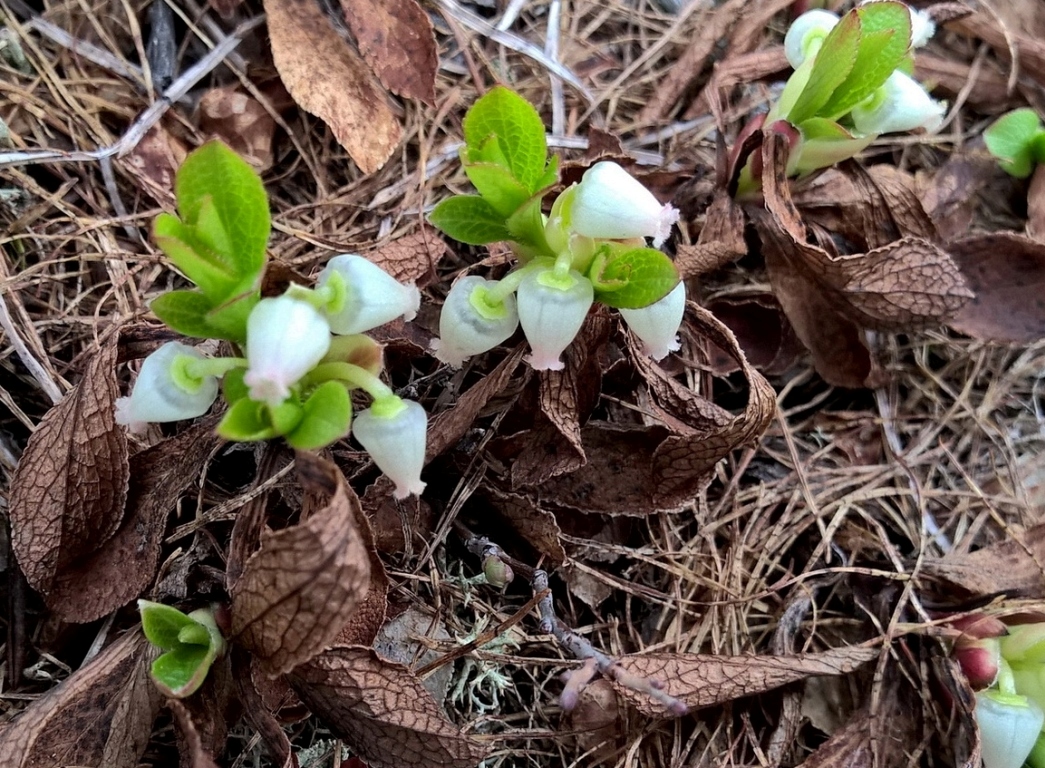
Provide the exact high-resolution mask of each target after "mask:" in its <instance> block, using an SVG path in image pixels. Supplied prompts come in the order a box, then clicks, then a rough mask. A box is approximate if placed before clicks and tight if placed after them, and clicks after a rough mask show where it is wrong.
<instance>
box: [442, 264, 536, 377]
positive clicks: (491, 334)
mask: <svg viewBox="0 0 1045 768" xmlns="http://www.w3.org/2000/svg"><path fill="white" fill-rule="evenodd" d="M496 285H497V283H496V282H495V281H493V280H485V279H484V278H481V277H478V276H477V275H469V276H468V277H463V278H461V279H460V280H458V281H457V282H456V283H454V284H453V287H452V288H450V293H448V294H447V296H446V301H445V302H444V303H443V310H442V312H441V313H440V314H439V338H438V339H433V340H432V352H433V354H434V355H435V356H436V358H437V359H438V360H440V361H441V362H444V363H446V364H447V365H452V366H453V367H455V368H459V367H460V366H461V364H462V363H463V362H464V361H465V359H467V358H469V357H471V356H472V355H479V354H482V353H483V352H487V351H489V350H491V349H493V348H494V347H496V346H497V345H498V344H500V343H501V342H503V341H504V340H505V339H507V338H508V337H509V336H511V335H512V334H513V333H515V329H516V328H518V327H519V310H518V308H517V307H516V302H515V296H514V295H512V294H509V295H508V296H506V297H505V298H504V301H502V302H500V303H496V304H495V303H491V302H489V301H487V300H486V298H485V296H486V292H487V291H489V290H490V289H491V288H493V287H494V286H496Z"/></svg>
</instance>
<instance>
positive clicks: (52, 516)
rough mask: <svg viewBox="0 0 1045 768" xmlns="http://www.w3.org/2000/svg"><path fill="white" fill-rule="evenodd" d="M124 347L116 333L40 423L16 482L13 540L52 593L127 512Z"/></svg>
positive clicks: (26, 568)
mask: <svg viewBox="0 0 1045 768" xmlns="http://www.w3.org/2000/svg"><path fill="white" fill-rule="evenodd" d="M116 355H117V338H116V334H113V338H112V339H111V340H110V341H109V343H107V344H106V345H105V346H104V347H102V348H101V349H100V350H99V351H98V352H97V353H96V354H95V355H94V356H93V357H92V358H91V360H90V362H89V363H88V364H87V368H86V370H85V371H84V376H83V378H82V379H81V380H80V382H79V384H77V385H76V387H75V388H73V390H72V391H71V392H69V393H68V394H67V395H66V396H65V397H64V398H62V400H61V402H59V403H58V404H57V405H56V406H54V407H53V408H52V409H51V410H50V411H48V412H47V414H46V415H45V416H44V418H43V420H42V421H41V422H40V424H39V425H38V426H37V428H36V431H35V432H33V435H32V437H30V438H29V442H28V444H27V445H26V448H25V452H24V453H23V454H22V458H21V461H19V462H18V468H17V469H16V470H15V475H14V479H13V480H12V482H11V499H10V504H11V507H10V518H11V545H12V547H13V549H14V552H15V555H16V556H17V557H18V563H19V565H21V566H22V571H23V572H24V573H25V577H26V580H27V581H28V582H29V584H30V585H31V586H32V587H33V589H35V590H37V591H38V592H42V593H44V594H45V595H46V594H47V593H49V592H50V591H51V588H52V587H53V585H54V581H55V577H56V576H57V575H58V574H59V573H60V572H61V571H62V570H63V569H64V568H66V567H67V566H68V565H69V564H71V563H73V562H75V561H76V560H78V559H80V558H82V557H84V556H86V555H88V554H90V553H91V552H94V551H95V550H97V549H98V548H99V547H101V545H102V544H104V543H105V542H106V541H108V539H109V538H111V537H112V535H113V534H114V533H115V532H116V530H117V529H118V528H119V527H120V523H121V521H122V520H123V514H124V505H125V504H126V501H127V483H128V480H129V475H130V468H129V465H128V461H127V436H126V434H125V433H124V429H123V427H121V426H118V425H117V424H116V421H115V410H114V403H115V402H116V397H117V396H118V395H119V386H118V385H117V382H116V371H115V366H116Z"/></svg>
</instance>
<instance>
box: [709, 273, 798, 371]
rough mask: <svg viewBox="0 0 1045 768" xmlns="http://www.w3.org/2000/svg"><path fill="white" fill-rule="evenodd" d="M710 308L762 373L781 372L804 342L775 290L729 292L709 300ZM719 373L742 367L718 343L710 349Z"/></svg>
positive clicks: (796, 355)
mask: <svg viewBox="0 0 1045 768" xmlns="http://www.w3.org/2000/svg"><path fill="white" fill-rule="evenodd" d="M707 309H708V311H709V312H711V314H713V315H714V316H715V317H716V318H718V319H719V320H720V321H721V322H722V324H723V325H725V326H726V327H727V328H729V330H730V331H732V333H733V335H734V336H736V338H737V343H738V344H739V345H740V348H741V349H743V350H744V356H745V357H746V358H747V359H748V361H749V362H750V363H751V365H753V366H754V367H755V368H757V369H758V370H759V371H761V372H762V373H765V374H767V375H775V374H781V373H783V372H784V371H786V370H787V369H788V368H790V367H791V366H792V365H794V363H795V361H796V359H797V357H798V355H799V354H801V352H802V342H800V341H799V340H798V336H796V335H795V331H794V328H792V327H791V323H790V322H789V321H788V319H787V315H785V314H784V310H783V309H782V308H781V306H780V302H779V301H777V299H776V297H775V296H774V295H773V294H772V293H768V292H762V291H752V292H745V293H730V294H728V295H722V296H719V297H718V298H715V299H711V300H709V301H708V304H707ZM708 354H709V356H710V360H709V364H710V366H711V369H712V370H713V371H714V372H715V373H716V374H718V375H719V376H725V375H726V374H730V373H734V372H735V371H739V370H740V364H739V363H737V362H736V360H734V359H733V356H732V355H730V354H729V353H727V352H725V351H723V350H719V349H718V347H717V346H715V347H713V348H712V349H711V350H709V352H708Z"/></svg>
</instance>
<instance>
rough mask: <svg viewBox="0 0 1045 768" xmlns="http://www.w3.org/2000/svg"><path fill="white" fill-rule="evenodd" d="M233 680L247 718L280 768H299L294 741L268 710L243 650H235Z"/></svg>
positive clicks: (233, 650) (247, 656) (246, 654)
mask: <svg viewBox="0 0 1045 768" xmlns="http://www.w3.org/2000/svg"><path fill="white" fill-rule="evenodd" d="M231 663H232V679H233V682H234V684H235V686H236V693H237V694H238V696H239V700H240V702H241V703H242V704H243V717H244V718H245V719H246V720H247V722H248V723H250V725H251V727H253V728H254V730H255V731H257V732H258V735H259V736H260V737H261V740H262V741H263V742H265V747H266V748H267V749H268V751H269V754H270V755H271V756H272V758H273V760H274V761H275V763H276V765H278V766H280V768H298V759H297V756H296V755H295V754H294V750H293V749H292V748H291V746H290V739H288V738H287V734H286V733H285V732H284V730H283V729H282V728H280V727H279V723H278V722H277V721H276V718H275V717H273V715H272V713H271V712H270V711H269V710H268V709H266V708H265V702H264V701H262V699H261V696H260V695H259V694H258V691H257V689H256V688H255V687H254V683H253V678H252V675H251V659H250V655H249V654H248V653H247V652H246V651H244V650H243V649H242V648H235V647H233V649H232V659H231Z"/></svg>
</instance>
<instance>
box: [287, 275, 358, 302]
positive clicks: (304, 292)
mask: <svg viewBox="0 0 1045 768" xmlns="http://www.w3.org/2000/svg"><path fill="white" fill-rule="evenodd" d="M331 277H332V279H331V280H329V281H327V284H326V285H323V286H320V287H318V288H306V287H305V286H303V285H298V284H297V283H291V285H290V287H289V288H287V291H286V293H285V294H284V295H285V296H290V297H291V298H294V299H297V300H298V301H303V302H305V303H306V304H309V305H311V306H312V307H313V308H314V309H316V310H317V311H319V312H323V311H324V310H326V309H327V308H328V307H329V306H330V305H331V304H333V303H334V302H336V301H337V300H338V299H339V298H340V297H341V296H342V295H343V294H344V291H343V290H342V291H338V288H339V287H343V285H344V281H343V280H342V281H341V285H337V284H336V283H337V279H338V278H340V275H338V274H337V273H336V272H335V273H334V274H333V275H332V276H331ZM332 283H334V284H333V285H332ZM335 311H336V310H335Z"/></svg>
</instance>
